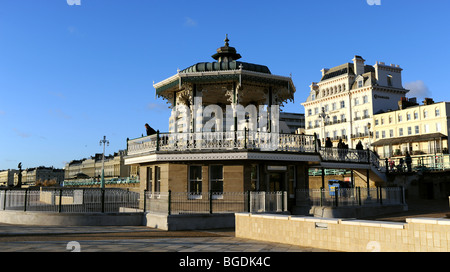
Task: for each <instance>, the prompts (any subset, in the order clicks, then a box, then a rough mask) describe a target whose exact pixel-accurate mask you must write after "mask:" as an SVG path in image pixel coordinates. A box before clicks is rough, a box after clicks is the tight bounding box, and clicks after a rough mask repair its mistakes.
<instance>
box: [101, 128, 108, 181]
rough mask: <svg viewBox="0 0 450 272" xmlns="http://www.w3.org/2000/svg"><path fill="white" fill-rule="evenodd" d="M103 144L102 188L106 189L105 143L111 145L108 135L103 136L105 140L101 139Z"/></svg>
mask: <svg viewBox="0 0 450 272" xmlns="http://www.w3.org/2000/svg"><path fill="white" fill-rule="evenodd" d="M102 144H103V156H102V179H101V188H102V189H105V144H106V145H108V146H109V141H108V140H106V136H103V140H100V145H102Z"/></svg>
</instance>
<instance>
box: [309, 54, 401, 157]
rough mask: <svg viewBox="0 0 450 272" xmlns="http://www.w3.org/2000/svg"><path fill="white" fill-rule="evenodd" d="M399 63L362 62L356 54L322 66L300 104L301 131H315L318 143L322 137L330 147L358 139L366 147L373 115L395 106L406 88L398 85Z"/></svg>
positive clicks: (368, 144)
mask: <svg viewBox="0 0 450 272" xmlns="http://www.w3.org/2000/svg"><path fill="white" fill-rule="evenodd" d="M401 71H402V68H400V67H399V65H395V64H391V65H385V63H384V62H376V64H375V65H373V66H371V65H365V60H364V59H363V58H362V57H360V56H355V57H354V58H353V63H345V64H342V65H339V66H336V67H333V68H331V69H322V78H321V80H320V81H319V82H313V83H312V84H311V85H310V88H311V91H310V94H309V96H308V98H307V100H306V102H304V103H302V105H303V106H304V107H305V126H306V129H305V133H306V134H307V135H309V134H314V133H316V134H317V135H318V137H319V139H320V140H321V144H322V146H324V142H325V139H326V137H330V139H331V140H332V141H333V147H336V146H337V142H338V141H339V139H342V140H343V141H344V142H345V143H346V144H348V146H349V148H355V147H356V144H357V143H358V141H360V140H361V142H362V143H363V145H364V148H367V147H369V146H370V144H371V139H370V138H371V137H370V136H371V135H372V134H373V133H372V131H373V130H372V129H373V124H372V122H373V121H372V120H373V115H374V114H377V113H379V112H383V111H388V110H393V109H397V108H398V101H399V100H400V99H401V98H402V97H405V94H406V93H407V92H408V90H406V89H404V88H403V86H402V77H401Z"/></svg>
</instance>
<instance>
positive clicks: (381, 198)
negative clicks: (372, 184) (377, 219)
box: [379, 187, 383, 205]
mask: <svg viewBox="0 0 450 272" xmlns="http://www.w3.org/2000/svg"><path fill="white" fill-rule="evenodd" d="M379 188H380V204H381V205H383V187H379Z"/></svg>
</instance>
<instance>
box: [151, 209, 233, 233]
mask: <svg viewBox="0 0 450 272" xmlns="http://www.w3.org/2000/svg"><path fill="white" fill-rule="evenodd" d="M234 223H235V216H234V214H233V213H229V214H182V215H166V214H155V213H147V214H146V215H145V219H144V225H145V226H147V227H151V228H157V229H162V230H201V229H219V228H233V227H234Z"/></svg>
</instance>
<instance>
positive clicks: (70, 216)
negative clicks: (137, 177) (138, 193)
mask: <svg viewBox="0 0 450 272" xmlns="http://www.w3.org/2000/svg"><path fill="white" fill-rule="evenodd" d="M143 217H144V216H143V213H133V212H131V213H127V212H124V213H50V212H23V211H0V222H1V223H6V224H20V225H22V224H23V225H35V226H37V225H40V226H142V225H143Z"/></svg>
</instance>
